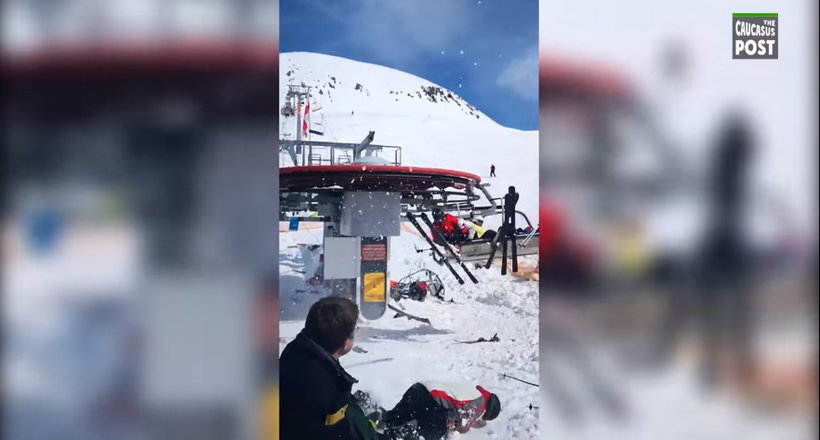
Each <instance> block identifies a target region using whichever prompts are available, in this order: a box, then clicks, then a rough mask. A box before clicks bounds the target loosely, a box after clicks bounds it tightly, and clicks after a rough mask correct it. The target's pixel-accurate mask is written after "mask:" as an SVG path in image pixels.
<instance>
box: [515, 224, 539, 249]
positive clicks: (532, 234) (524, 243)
mask: <svg viewBox="0 0 820 440" xmlns="http://www.w3.org/2000/svg"><path fill="white" fill-rule="evenodd" d="M539 227H540V225H539ZM536 231H538V228H535V229H533V230H532V231H530V233H529V235H527V237H526V238H525V239H524V241H523V242H521V244H520V245H519V246H521V247H526V246H527V244H529V242H530V240H532V238H533V237H535V232H536Z"/></svg>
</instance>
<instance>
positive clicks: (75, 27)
mask: <svg viewBox="0 0 820 440" xmlns="http://www.w3.org/2000/svg"><path fill="white" fill-rule="evenodd" d="M278 14H279V2H278V1H276V0H263V1H259V0H243V1H237V0H232V1H226V0H214V1H184V0H174V1H143V0H137V1H133V0H115V1H96V0H61V1H50V0H46V1H41V0H8V1H6V0H4V2H3V15H2V16H3V18H2V20H3V26H2V32H3V47H2V65H3V70H2V75H3V82H4V86H5V91H6V93H5V96H4V100H3V110H4V111H3V137H4V139H3V155H4V159H5V163H6V164H7V166H6V169H5V170H4V171H5V173H4V174H5V176H6V178H7V181H6V183H7V185H8V189H9V191H8V192H7V193H6V195H7V197H6V198H5V199H4V201H5V202H6V203H5V205H4V210H3V217H2V220H3V222H2V234H3V240H2V243H3V273H4V278H3V281H4V286H3V290H4V295H5V298H4V300H5V303H4V305H5V307H4V310H3V324H4V328H3V334H4V337H5V340H4V342H6V343H5V344H4V346H3V349H4V351H3V355H4V356H3V365H4V374H3V379H4V387H3V389H4V393H5V394H4V399H5V407H6V414H5V415H6V417H4V424H3V429H4V433H3V434H4V437H5V438H9V439H20V440H29V439H32V440H35V439H54V438H62V439H113V438H122V439H128V438H149V439H169V440H170V439H174V440H176V439H180V440H182V439H194V438H196V439H204V438H209V439H226V440H227V439H230V440H233V439H250V438H275V437H273V436H272V435H270V434H269V435H268V436H267V437H263V436H262V431H261V430H260V428H261V423H260V422H261V421H262V420H261V417H258V416H260V414H259V413H258V411H257V409H260V407H261V405H263V404H265V403H266V402H267V401H268V400H270V399H269V398H268V397H267V396H269V395H270V393H269V391H270V390H271V389H272V388H273V387H275V378H276V375H277V372H276V362H275V360H276V359H277V358H278V348H275V347H278V344H274V343H273V341H272V339H276V338H278V336H277V331H278V330H277V326H278V306H275V304H276V303H277V302H278V298H277V292H276V284H274V283H271V282H270V281H269V280H270V279H276V276H277V275H276V272H277V264H276V262H277V256H278V231H277V230H276V229H275V228H274V227H273V226H271V225H276V224H277V223H276V222H277V221H278V198H277V197H271V195H272V194H277V191H278V174H277V173H276V170H277V169H278V154H277V151H276V150H275V145H274V144H275V141H276V139H277V137H278V133H277V131H278V130H277V125H276V118H277V117H278V114H277V110H278V107H277V94H278V90H277V89H278V86H277V84H278V82H277V76H278V56H279V54H278V49H279V47H278V32H279V28H278V24H279V23H278V22H279V15H278ZM270 304H274V306H270ZM257 434H259V435H257Z"/></svg>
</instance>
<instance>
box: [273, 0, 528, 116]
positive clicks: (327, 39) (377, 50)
mask: <svg viewBox="0 0 820 440" xmlns="http://www.w3.org/2000/svg"><path fill="white" fill-rule="evenodd" d="M279 8H280V9H279V50H280V51H281V52H300V51H301V52H317V53H324V54H328V55H336V56H341V57H345V58H350V59H353V60H357V61H364V62H368V63H374V64H380V65H383V66H388V67H392V68H396V69H399V70H402V71H405V72H408V73H412V74H414V75H417V76H420V77H422V78H425V79H427V80H429V81H432V82H433V83H436V84H439V85H441V86H443V87H446V88H448V89H450V90H452V91H454V92H455V93H457V94H459V95H461V96H462V97H464V98H465V99H466V100H467V101H468V102H469V103H471V104H472V105H474V106H476V107H477V108H478V109H479V110H481V111H482V112H484V113H485V114H487V116H489V117H491V118H492V119H493V120H495V121H496V122H498V123H499V124H502V125H505V126H507V127H512V128H518V129H523V130H536V129H538V0H280V3H279ZM459 85H461V87H459Z"/></svg>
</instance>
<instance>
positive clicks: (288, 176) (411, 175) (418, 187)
mask: <svg viewBox="0 0 820 440" xmlns="http://www.w3.org/2000/svg"><path fill="white" fill-rule="evenodd" d="M480 182H481V177H479V176H477V175H475V174H471V173H467V172H463V171H456V170H448V169H443V168H428V167H413V166H397V165H363V164H344V165H312V166H297V167H286V168H280V169H279V188H280V190H281V191H307V190H310V189H315V188H332V187H340V188H342V189H347V190H381V191H424V190H428V189H430V188H433V187H436V188H440V189H444V188H449V187H456V188H457V187H463V186H465V185H468V184H477V183H480Z"/></svg>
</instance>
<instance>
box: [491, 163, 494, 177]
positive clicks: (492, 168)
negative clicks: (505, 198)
mask: <svg viewBox="0 0 820 440" xmlns="http://www.w3.org/2000/svg"><path fill="white" fill-rule="evenodd" d="M490 177H495V165H490Z"/></svg>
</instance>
